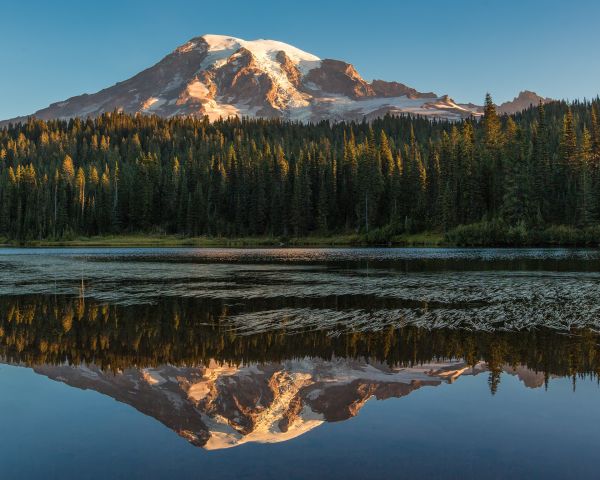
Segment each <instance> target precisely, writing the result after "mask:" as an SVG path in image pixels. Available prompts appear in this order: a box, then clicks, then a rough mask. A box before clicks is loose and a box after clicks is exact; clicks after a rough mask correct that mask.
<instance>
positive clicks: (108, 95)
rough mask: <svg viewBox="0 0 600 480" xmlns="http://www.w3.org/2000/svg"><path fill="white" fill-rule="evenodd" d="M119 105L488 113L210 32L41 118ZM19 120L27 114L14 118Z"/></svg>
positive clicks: (353, 115)
mask: <svg viewBox="0 0 600 480" xmlns="http://www.w3.org/2000/svg"><path fill="white" fill-rule="evenodd" d="M114 110H117V111H122V112H126V113H142V114H156V115H160V116H162V117H172V116H175V115H191V116H196V117H204V116H207V117H208V118H209V120H211V121H212V120H217V119H219V118H227V117H231V116H238V117H243V116H245V117H266V118H281V119H286V120H296V121H305V122H307V121H320V120H323V119H327V120H332V121H345V120H362V119H364V118H366V119H373V118H376V117H379V116H383V115H385V114H388V113H391V114H395V115H403V114H412V115H422V116H427V117H432V118H443V119H447V120H460V119H462V118H466V117H470V116H478V115H480V114H481V112H480V109H479V108H478V107H472V106H470V105H461V104H457V103H455V102H454V101H452V100H451V99H450V98H448V97H447V96H440V97H438V96H437V95H435V94H433V93H420V92H418V91H417V90H416V89H414V88H411V87H408V86H406V85H404V84H402V83H399V82H386V81H383V80H375V81H373V82H367V81H366V80H365V79H363V78H362V77H361V75H360V74H359V72H358V71H357V70H356V69H355V68H354V66H353V65H351V64H349V63H346V62H344V61H341V60H333V59H320V58H319V57H317V56H316V55H313V54H311V53H308V52H305V51H303V50H300V49H299V48H296V47H294V46H292V45H289V44H287V43H283V42H279V41H275V40H262V39H261V40H243V39H241V38H236V37H230V36H223V35H213V34H210V35H203V36H200V37H195V38H192V39H191V40H189V41H188V42H186V43H185V44H183V45H181V46H180V47H178V48H176V49H175V50H174V51H173V52H172V53H171V54H169V55H167V56H166V57H165V58H163V59H162V60H161V61H160V62H158V63H157V64H156V65H154V66H152V67H150V68H148V69H146V70H144V71H142V72H140V73H139V74H137V75H135V76H134V77H132V78H130V79H128V80H125V81H123V82H119V83H117V84H116V85H114V86H112V87H109V88H106V89H104V90H101V91H99V92H97V93H94V94H91V95H87V94H85V95H80V96H77V97H72V98H69V99H68V100H65V101H63V102H58V103H55V104H52V105H50V106H49V107H48V108H45V109H42V110H39V111H37V112H35V114H34V115H35V116H36V117H38V118H41V119H44V120H47V119H53V118H60V119H68V118H72V117H84V118H85V117H94V116H98V115H100V114H102V113H105V112H111V111H114ZM19 120H24V118H20V119H13V121H19Z"/></svg>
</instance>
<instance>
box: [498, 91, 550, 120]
mask: <svg viewBox="0 0 600 480" xmlns="http://www.w3.org/2000/svg"><path fill="white" fill-rule="evenodd" d="M552 101H553V99H552V98H544V97H541V96H539V95H538V94H537V93H535V92H531V91H529V90H523V91H522V92H521V93H519V95H517V96H516V97H515V98H513V99H512V100H511V101H510V102H504V103H503V104H501V105H499V106H498V109H497V110H498V113H506V114H507V115H511V114H513V113H517V112H521V111H523V110H525V109H527V108H529V107H531V106H537V105H539V104H540V102H541V103H548V102H552Z"/></svg>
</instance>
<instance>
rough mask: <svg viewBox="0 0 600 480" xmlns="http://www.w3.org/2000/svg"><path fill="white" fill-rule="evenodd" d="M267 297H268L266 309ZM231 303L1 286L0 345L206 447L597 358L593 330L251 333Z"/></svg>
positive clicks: (295, 430) (267, 439)
mask: <svg viewBox="0 0 600 480" xmlns="http://www.w3.org/2000/svg"><path fill="white" fill-rule="evenodd" d="M273 302H275V301H271V302H270V301H269V300H265V299H262V300H260V309H263V308H269V309H272V307H274V305H273ZM270 303H271V304H270ZM236 308H239V307H236V306H235V305H234V306H231V305H229V304H228V303H227V302H225V301H223V300H220V299H205V298H200V299H198V298H180V297H163V298H161V299H160V300H159V301H157V302H156V303H155V304H154V305H149V304H139V305H123V304H119V303H117V304H110V303H107V302H102V301H97V300H94V299H86V298H85V297H84V296H83V295H80V296H67V295H56V296H51V295H35V296H34V295H15V296H2V297H0V355H1V356H2V358H3V359H4V362H5V363H10V364H18V365H26V366H30V367H32V368H33V369H34V371H35V372H37V373H39V374H42V375H45V376H47V377H49V378H51V379H53V380H57V381H60V382H63V383H65V384H67V385H70V386H73V387H77V388H82V389H90V390H95V391H97V392H100V393H103V394H105V395H108V396H110V397H113V398H115V399H116V400H118V401H120V402H123V403H126V404H129V405H131V406H133V407H134V408H136V409H137V410H139V411H140V412H143V413H145V414H147V415H150V416H152V417H154V418H156V419H157V420H158V421H160V422H162V423H163V424H164V425H166V426H168V427H169V428H171V429H173V430H174V431H176V432H177V433H179V434H180V435H181V436H183V437H184V438H186V439H187V440H188V441H190V442H191V443H192V444H194V445H198V446H201V447H204V448H206V449H222V448H228V447H232V446H236V445H240V444H243V443H246V442H262V443H272V442H280V441H285V440H288V439H291V438H295V437H297V436H299V435H301V434H303V433H305V432H308V431H309V430H311V429H313V428H315V427H317V426H319V425H321V424H322V423H323V422H331V421H340V420H345V419H348V418H351V417H353V416H355V415H357V414H358V413H359V411H360V409H361V408H362V406H363V405H364V404H365V402H367V400H369V399H371V398H375V399H378V400H385V399H388V398H394V397H402V396H405V395H408V394H410V393H411V392H413V391H415V390H417V389H420V388H423V387H433V386H437V385H440V384H442V383H446V384H447V383H452V382H453V381H455V380H457V379H458V378H459V377H461V376H463V375H477V374H479V375H487V376H488V382H489V387H490V392H491V393H492V394H494V393H495V392H496V391H497V390H498V389H499V388H501V384H500V379H501V374H502V373H503V372H504V373H509V374H512V375H516V376H517V377H518V378H519V379H520V380H522V383H523V384H524V385H525V386H527V387H532V388H538V387H544V386H545V385H547V383H548V381H549V380H550V379H551V378H552V377H555V376H568V377H571V378H572V379H573V382H574V385H575V384H576V381H577V378H579V377H594V378H596V377H597V375H598V372H599V368H600V362H599V360H598V359H599V358H600V356H599V353H600V352H599V350H600V346H599V342H598V337H597V335H596V334H595V333H594V332H592V331H591V330H589V329H581V330H572V331H570V332H563V331H560V332H557V331H553V330H550V329H547V328H545V329H536V330H528V331H521V332H514V331H496V332H490V331H469V330H464V329H447V328H440V329H433V330H432V329H424V328H419V327H415V326H405V327H401V328H394V327H392V326H388V327H386V328H381V329H377V330H370V331H348V330H339V329H337V330H328V329H326V328H323V329H314V328H313V329H308V328H307V329H302V328H298V327H297V326H294V328H291V329H289V330H288V329H286V328H285V317H284V316H283V317H280V322H281V323H282V326H281V328H278V329H273V330H268V331H261V332H256V333H252V332H249V331H245V332H240V330H239V329H238V328H236V327H235V326H234V325H232V323H231V322H230V321H229V317H230V315H231V312H232V311H235V309H236ZM246 308H248V305H246Z"/></svg>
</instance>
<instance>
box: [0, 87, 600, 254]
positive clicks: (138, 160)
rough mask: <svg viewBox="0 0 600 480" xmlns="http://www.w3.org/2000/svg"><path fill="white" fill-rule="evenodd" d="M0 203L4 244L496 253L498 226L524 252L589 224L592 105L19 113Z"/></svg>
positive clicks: (599, 211)
mask: <svg viewBox="0 0 600 480" xmlns="http://www.w3.org/2000/svg"><path fill="white" fill-rule="evenodd" d="M0 202H1V204H0V236H4V237H8V238H11V239H17V240H35V239H51V238H55V239H59V238H68V237H71V236H74V235H102V234H119V233H131V232H153V233H171V234H181V235H210V236H228V237H233V236H247V235H269V236H285V237H287V236H304V235H310V234H312V233H315V234H316V233H319V234H332V233H345V232H358V233H364V234H365V235H366V236H367V237H368V238H371V237H373V238H375V239H379V238H382V239H383V237H386V238H389V236H392V235H397V234H402V233H416V232H422V231H438V232H441V231H445V232H451V234H450V235H449V237H452V238H460V239H461V242H463V241H465V242H466V240H465V239H464V238H463V237H464V236H465V235H467V234H471V235H474V237H473V238H472V239H471V240H470V242H471V243H479V242H481V241H483V240H482V239H484V238H485V239H488V240H490V242H491V243H497V242H498V241H499V239H496V240H494V238H495V237H494V236H495V235H496V234H498V235H499V234H500V233H499V232H500V231H502V232H513V233H511V234H510V235H508V237H507V236H506V235H504V237H502V238H505V239H510V238H513V237H514V238H516V239H518V238H521V237H520V235H521V234H524V235H526V236H527V238H528V240H527V241H528V242H529V241H531V238H533V237H535V235H536V234H535V232H541V231H544V230H545V229H546V228H547V227H548V226H549V225H565V226H570V227H577V228H578V229H580V230H581V231H582V232H583V231H590V229H593V227H594V226H595V225H597V223H598V222H599V221H600V126H599V120H598V100H595V101H593V102H584V103H580V102H575V103H572V104H569V105H567V104H566V103H564V102H555V103H551V104H547V105H544V106H541V105H540V107H539V108H532V109H529V110H527V111H525V112H522V113H520V114H517V115H514V116H512V117H510V118H509V117H506V116H504V117H501V116H499V115H498V114H497V113H496V110H495V108H494V105H493V103H492V101H491V98H489V97H488V98H486V106H485V114H484V116H483V119H482V120H481V121H476V120H466V121H464V122H461V123H448V122H439V121H434V122H431V121H429V120H427V119H423V118H411V117H410V116H407V117H391V116H386V117H384V118H382V119H379V120H375V121H373V122H372V123H370V124H369V123H366V122H363V123H359V124H357V123H339V124H330V123H328V122H321V123H318V124H308V125H302V124H298V123H285V122H282V121H279V120H237V119H233V120H227V121H218V122H215V123H212V124H211V123H209V122H208V121H207V120H206V119H194V118H171V119H161V118H158V117H155V116H129V115H124V114H119V113H112V114H105V115H102V116H100V117H99V118H97V119H95V120H91V119H88V120H71V121H68V122H65V121H48V122H43V121H38V120H35V119H31V120H30V121H28V122H27V123H25V124H19V125H10V126H8V127H6V128H4V129H2V130H0ZM469 224H473V225H472V226H470V227H460V228H457V227H459V226H460V225H469ZM482 225H485V228H484V227H482ZM494 225H496V226H498V225H501V227H498V228H496V227H493V226H494ZM490 226H491V227H490ZM536 238H537V237H536ZM384 240H385V239H384ZM507 241H508V240H507ZM467 243H468V242H467Z"/></svg>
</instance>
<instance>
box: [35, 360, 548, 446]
mask: <svg viewBox="0 0 600 480" xmlns="http://www.w3.org/2000/svg"><path fill="white" fill-rule="evenodd" d="M34 371H35V372H37V373H39V374H41V375H45V376H47V377H48V378H51V379H53V380H56V381H60V382H63V383H65V384H67V385H70V386H73V387H76V388H81V389H91V390H95V391H97V392H100V393H102V394H105V395H109V396H111V397H113V398H114V399H115V400H117V401H119V402H123V403H126V404H129V405H131V406H132V407H134V408H135V409H137V410H138V411H140V412H142V413H144V414H146V415H149V416H152V417H154V418H156V420H158V421H160V422H161V423H163V424H164V425H165V426H167V427H168V428H171V429H172V430H174V431H175V432H177V433H178V434H179V435H180V436H182V437H183V438H185V439H186V440H188V441H189V442H190V443H192V444H193V445H196V446H199V447H203V448H205V449H207V450H218V449H223V448H230V447H235V446H238V445H241V444H244V443H248V442H258V443H275V442H282V441H286V440H290V439H292V438H295V437H298V436H299V435H302V434H304V433H306V432H308V431H310V430H312V429H314V428H316V427H318V426H319V425H321V424H323V423H324V422H335V421H342V420H346V419H348V418H351V417H354V416H356V415H357V414H358V413H359V411H360V410H361V408H362V407H363V406H364V405H365V403H366V402H367V401H368V400H369V399H371V398H375V399H377V400H385V399H388V398H399V397H403V396H406V395H409V394H410V393H411V392H413V391H415V390H417V389H419V388H422V387H426V386H437V385H441V384H444V383H452V382H453V381H454V380H456V379H457V378H458V377H460V376H462V375H476V374H478V373H481V372H485V371H487V365H486V364H485V363H483V362H479V363H477V364H476V365H475V366H474V367H471V366H469V365H468V364H467V363H465V362H463V361H459V360H454V361H445V362H443V361H440V362H434V363H428V364H422V365H415V366H411V367H397V368H394V367H390V366H388V365H385V364H378V363H367V362H365V361H361V360H345V359H335V360H330V361H326V360H320V359H315V358H304V359H299V360H288V361H285V362H282V363H266V364H260V365H257V364H252V365H247V366H234V365H227V364H218V363H216V362H214V361H213V362H210V363H209V364H208V365H206V366H199V367H193V368H192V367H175V366H171V365H163V366H160V367H156V368H145V369H138V368H128V369H125V370H123V371H121V372H118V373H117V374H115V373H113V372H108V371H107V372H105V371H102V370H101V369H100V368H98V367H95V366H69V365H58V366H37V367H34ZM504 371H506V373H509V374H511V375H516V376H517V377H518V378H519V379H521V381H523V382H524V383H525V385H526V386H529V387H531V388H536V387H539V386H542V385H543V384H544V375H543V374H541V373H536V372H533V371H531V370H529V369H527V368H525V367H523V366H518V367H515V368H513V367H508V366H506V367H505V368H504Z"/></svg>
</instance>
